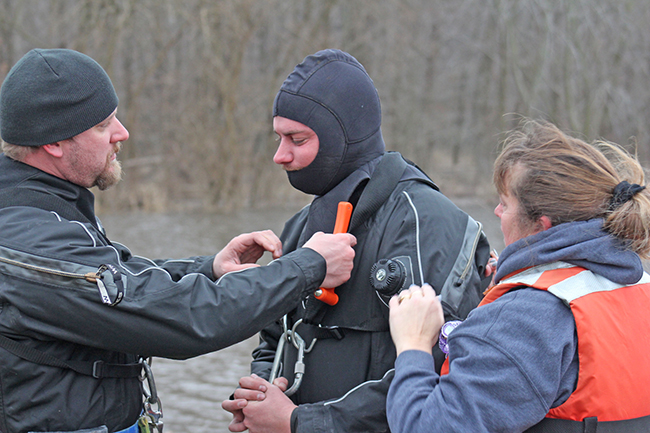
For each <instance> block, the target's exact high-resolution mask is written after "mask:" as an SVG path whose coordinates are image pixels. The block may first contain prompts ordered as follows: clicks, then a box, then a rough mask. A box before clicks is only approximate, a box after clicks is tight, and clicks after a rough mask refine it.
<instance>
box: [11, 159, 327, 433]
mask: <svg viewBox="0 0 650 433" xmlns="http://www.w3.org/2000/svg"><path fill="white" fill-rule="evenodd" d="M9 188H11V190H10V191H11V194H10V196H11V195H21V194H22V193H23V192H24V191H25V190H30V191H32V192H34V191H36V192H40V193H44V194H43V196H44V197H45V199H43V200H40V202H41V204H42V202H47V198H48V196H49V197H50V198H51V197H52V196H55V197H58V198H54V200H55V201H60V200H59V199H63V200H64V201H65V203H66V204H64V206H63V207H58V208H57V209H64V210H59V211H47V210H43V209H40V208H37V207H32V206H16V205H12V206H9V207H3V206H0V334H1V335H3V336H5V337H8V338H10V339H12V340H14V341H17V342H19V343H20V344H22V345H24V346H25V347H29V348H34V349H37V350H39V351H42V352H44V353H46V354H49V355H52V356H55V357H57V358H59V359H61V360H66V361H69V360H84V361H96V360H103V361H105V362H107V363H129V362H133V361H135V360H136V358H137V356H144V357H148V356H158V357H166V358H174V359H185V358H189V357H193V356H197V355H201V354H204V353H207V352H212V351H215V350H219V349H222V348H224V347H226V346H229V345H231V344H234V343H236V342H238V341H241V340H244V339H246V338H248V337H250V336H252V335H254V334H255V333H256V332H258V331H259V330H260V329H261V328H262V327H264V326H265V325H267V324H268V323H270V322H271V321H272V320H273V319H275V318H276V317H277V316H278V315H280V314H284V313H286V312H287V311H289V310H290V309H291V308H293V307H294V306H295V305H296V303H297V302H298V301H299V299H301V298H302V297H303V296H304V294H305V293H311V292H313V291H314V290H315V288H317V287H318V285H319V284H320V282H321V281H322V280H323V278H324V276H325V261H324V260H323V258H322V257H321V256H320V255H318V254H317V253H315V252H314V251H312V250H310V249H304V248H303V249H300V250H298V251H296V252H295V253H292V254H287V255H285V256H284V257H282V258H280V259H278V260H275V261H273V262H271V263H270V264H269V265H268V266H265V267H260V268H253V269H248V270H245V271H242V272H235V273H230V274H227V275H225V276H223V277H222V278H221V279H220V280H219V281H217V282H214V281H213V276H212V260H213V257H192V258H189V259H185V260H168V261H154V260H150V259H147V258H143V257H137V256H133V255H132V254H131V252H130V251H129V250H128V249H127V248H126V247H125V246H123V245H120V244H117V243H111V242H110V241H109V240H108V239H107V238H106V236H105V234H104V233H103V229H101V226H100V224H99V222H98V221H97V220H96V218H95V215H94V211H93V195H92V193H90V191H88V190H87V189H85V188H81V187H79V186H77V185H74V184H71V183H69V182H67V181H64V180H62V179H59V178H57V177H54V176H51V175H49V174H47V173H44V172H42V171H40V170H37V169H35V168H33V167H30V166H28V165H25V164H22V163H20V162H16V161H13V160H11V159H9V158H7V157H6V156H5V155H0V193H2V192H3V191H5V192H6V191H7V189H9ZM13 188H18V189H13ZM6 199H7V197H6V196H5V200H6ZM8 200H9V201H11V198H9V199H8ZM5 204H6V203H5ZM66 206H67V207H69V208H71V209H72V210H70V209H68V210H70V213H71V214H75V212H77V213H78V215H79V218H77V219H76V220H75V219H72V218H71V219H66V218H63V217H62V216H61V214H62V213H66V210H65V209H66ZM45 207H46V206H45ZM102 265H112V266H113V267H114V268H115V269H117V270H118V271H119V273H120V275H121V277H117V276H115V277H114V276H113V275H112V274H111V273H110V272H108V271H103V270H100V269H103V267H102ZM98 270H100V273H101V274H102V277H103V279H102V281H103V283H104V286H105V288H106V293H105V295H104V296H103V297H102V292H101V291H100V290H99V286H98V283H96V282H92V281H88V280H87V279H84V278H75V277H74V276H75V275H81V276H83V275H85V274H87V273H92V274H95V273H97V272H98ZM62 272H64V273H62ZM118 279H119V280H121V281H122V283H123V284H122V285H123V289H124V293H123V299H122V300H121V301H120V302H119V303H117V304H116V305H114V306H111V304H112V303H113V302H115V301H116V299H117V296H118V285H116V284H115V281H117V280H118ZM106 295H107V296H106ZM141 409H142V393H141V388H140V382H139V380H138V379H137V378H127V379H112V378H103V379H95V378H93V377H91V376H85V375H81V374H78V373H76V372H74V371H72V370H68V369H61V368H56V367H49V366H45V365H40V364H35V363H32V362H29V361H26V360H24V359H22V358H20V357H17V356H15V355H13V354H11V353H9V352H8V351H6V350H5V349H3V348H0V432H2V433H18V432H51V431H73V430H79V429H86V428H94V427H98V426H101V425H106V426H107V427H108V431H109V432H112V431H118V430H121V429H124V428H126V427H128V426H130V425H132V424H134V423H135V422H136V420H137V418H138V415H139V413H140V411H141Z"/></svg>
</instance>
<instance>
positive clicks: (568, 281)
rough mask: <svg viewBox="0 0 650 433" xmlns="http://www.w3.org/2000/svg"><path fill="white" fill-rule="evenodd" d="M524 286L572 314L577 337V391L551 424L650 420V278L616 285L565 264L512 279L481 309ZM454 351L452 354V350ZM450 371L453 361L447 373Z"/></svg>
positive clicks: (498, 287)
mask: <svg viewBox="0 0 650 433" xmlns="http://www.w3.org/2000/svg"><path fill="white" fill-rule="evenodd" d="M521 286H528V287H533V288H536V289H540V290H546V291H548V292H550V293H552V294H554V295H555V296H557V297H558V298H560V299H562V300H563V301H564V302H565V303H566V304H567V305H568V306H569V307H570V308H571V312H572V313H573V316H574V318H575V322H576V329H577V334H578V356H579V360H580V370H579V373H578V383H577V386H576V389H575V391H574V392H573V393H572V394H571V396H569V398H568V399H567V401H566V402H564V403H563V404H561V405H560V406H558V407H556V408H553V409H551V410H550V411H549V413H548V415H547V416H546V417H547V418H552V419H561V420H574V421H582V420H584V419H586V418H591V417H597V419H598V422H607V421H620V420H630V419H635V418H641V417H648V416H649V415H650V349H649V347H650V276H649V275H648V274H646V273H644V274H643V277H642V278H641V280H640V281H639V282H637V283H636V284H632V285H627V286H626V285H620V284H616V283H614V282H612V281H610V280H608V279H606V278H604V277H601V276H599V275H596V274H594V273H592V272H590V271H588V270H586V269H584V268H581V267H577V266H573V265H570V264H567V263H563V262H556V263H552V264H548V265H542V266H536V267H533V268H528V269H525V270H523V271H520V272H518V273H516V274H511V275H510V276H508V277H507V278H505V279H504V280H502V281H501V282H500V283H499V284H497V285H496V286H494V287H493V288H492V289H491V290H490V291H489V292H488V293H487V294H486V295H485V298H484V299H483V301H481V303H480V304H479V307H480V306H482V305H486V304H489V303H491V302H493V301H495V300H496V299H498V298H499V297H500V296H502V295H504V294H505V293H507V292H508V291H510V290H512V289H514V288H516V287H521ZM452 350H453V349H452ZM448 371H449V365H448V361H447V360H446V361H445V364H444V365H443V373H442V374H445V373H447V372H448Z"/></svg>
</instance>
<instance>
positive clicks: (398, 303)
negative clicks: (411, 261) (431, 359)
mask: <svg viewBox="0 0 650 433" xmlns="http://www.w3.org/2000/svg"><path fill="white" fill-rule="evenodd" d="M389 306H390V319H389V321H390V333H391V336H392V337H393V342H394V343H395V347H396V349H397V355H398V356H399V354H400V353H402V352H403V351H405V350H422V351H424V352H427V353H431V349H432V348H433V346H434V345H435V344H436V341H437V340H438V334H439V333H440V328H441V327H442V325H443V324H444V323H445V318H444V315H443V312H442V305H441V304H440V300H438V297H437V296H436V292H435V291H434V290H433V288H432V287H431V286H430V285H428V284H425V285H423V286H422V287H418V286H415V285H413V286H411V287H410V288H409V289H407V290H402V291H401V292H400V293H399V295H396V296H393V298H392V299H391V300H390V303H389Z"/></svg>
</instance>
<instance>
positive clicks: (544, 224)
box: [537, 215, 553, 232]
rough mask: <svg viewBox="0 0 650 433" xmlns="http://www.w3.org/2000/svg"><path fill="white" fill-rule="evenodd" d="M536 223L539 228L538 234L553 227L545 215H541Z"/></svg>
mask: <svg viewBox="0 0 650 433" xmlns="http://www.w3.org/2000/svg"><path fill="white" fill-rule="evenodd" d="M537 223H538V224H539V226H540V232H543V231H544V230H548V229H550V228H551V227H553V224H552V223H551V219H550V218H549V217H547V216H546V215H542V216H541V217H540V218H539V220H538V221H537Z"/></svg>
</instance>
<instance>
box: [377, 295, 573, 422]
mask: <svg viewBox="0 0 650 433" xmlns="http://www.w3.org/2000/svg"><path fill="white" fill-rule="evenodd" d="M539 311H544V314H539ZM449 343H450V345H451V346H453V349H454V350H453V351H452V353H450V366H449V374H448V375H445V376H442V377H441V376H438V374H436V372H435V371H434V366H433V362H432V358H431V355H430V354H427V353H425V352H422V351H418V350H409V351H405V352H403V353H401V354H400V355H399V357H398V358H397V361H396V363H395V378H394V380H393V382H392V384H391V387H390V390H389V393H388V401H387V412H388V421H389V424H390V427H391V431H392V432H393V433H406V432H408V433H420V432H422V433H423V432H427V433H436V432H465V431H471V432H477V433H487V432H495V431H500V432H521V431H525V430H526V429H528V428H529V427H531V426H533V425H535V424H536V423H538V422H539V421H541V420H542V419H543V418H544V416H545V415H546V414H547V413H548V411H549V409H550V408H551V407H556V406H558V405H560V404H561V403H563V402H564V401H566V399H567V398H568V397H569V395H571V393H572V392H573V390H574V388H575V383H576V381H577V378H578V359H577V350H576V349H577V337H576V336H575V322H574V320H573V316H572V314H571V312H570V310H569V308H567V307H566V306H565V305H563V304H562V301H560V300H559V299H553V295H551V294H549V293H547V292H544V291H541V290H536V289H523V290H517V291H515V292H511V293H508V294H506V295H504V296H503V297H502V298H500V299H498V300H497V301H495V302H493V303H491V304H489V305H485V306H482V307H480V308H478V309H476V310H475V311H474V312H473V313H472V314H471V315H470V316H469V318H468V319H467V321H465V322H464V323H463V324H462V325H460V326H459V327H457V328H456V329H454V331H453V332H452V333H451V335H450V337H449Z"/></svg>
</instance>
